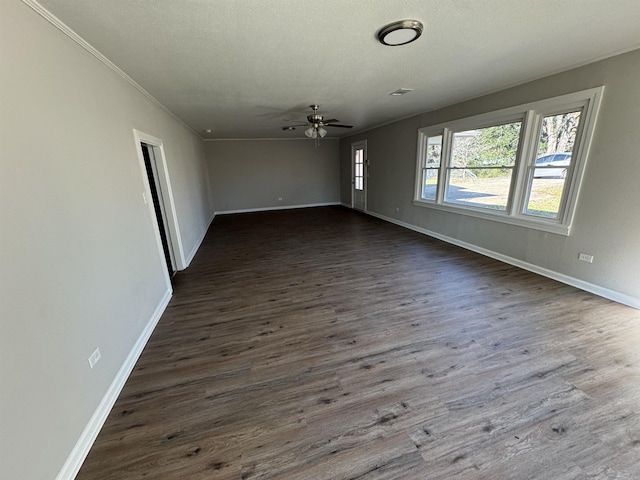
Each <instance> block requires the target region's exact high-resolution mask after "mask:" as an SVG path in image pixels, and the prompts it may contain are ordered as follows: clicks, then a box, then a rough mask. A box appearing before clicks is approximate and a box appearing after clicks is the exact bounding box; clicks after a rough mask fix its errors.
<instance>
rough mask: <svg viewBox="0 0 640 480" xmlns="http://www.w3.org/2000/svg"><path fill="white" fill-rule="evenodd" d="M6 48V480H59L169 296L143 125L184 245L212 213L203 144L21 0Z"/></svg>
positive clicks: (2, 456) (0, 90) (0, 381)
mask: <svg viewBox="0 0 640 480" xmlns="http://www.w3.org/2000/svg"><path fill="white" fill-rule="evenodd" d="M0 48H1V57H0V58H1V66H0V105H1V110H2V115H1V117H0V118H1V120H0V122H1V123H0V136H1V141H0V162H1V163H0V168H1V170H0V172H1V173H0V465H1V467H0V472H1V473H0V477H2V478H7V479H21V480H32V479H34V480H35V479H42V480H44V479H46V480H51V479H53V478H55V476H56V475H57V474H58V471H59V470H60V468H61V467H62V465H63V464H64V462H65V460H66V459H67V457H68V456H69V454H70V452H71V451H72V449H73V447H74V445H75V444H76V441H77V440H78V439H79V437H80V436H81V434H82V432H83V429H84V428H85V426H87V424H88V422H89V419H90V418H91V416H92V414H93V413H94V411H95V410H96V408H97V407H98V405H99V403H100V401H101V400H102V399H103V397H104V395H105V392H107V390H108V389H109V387H110V385H111V384H112V382H113V380H114V378H115V377H116V374H117V372H118V370H119V369H120V367H121V365H122V364H123V362H124V360H125V358H126V357H127V355H128V354H129V353H130V351H131V350H132V347H133V345H134V344H135V342H136V340H137V339H138V338H139V337H140V335H141V333H142V332H143V329H144V328H145V326H146V325H147V324H148V322H149V320H150V319H151V318H152V316H153V314H154V311H155V310H156V308H157V307H158V305H159V303H160V302H161V301H162V300H163V299H165V298H166V295H167V294H168V288H167V284H166V283H165V276H164V274H163V264H162V261H163V260H162V257H161V255H160V253H159V251H158V248H157V244H156V237H155V234H154V229H153V224H152V217H151V214H150V209H149V207H148V206H147V205H145V204H144V202H143V198H142V193H143V191H144V183H143V182H144V180H143V176H142V172H141V169H140V166H139V161H138V157H137V154H136V148H135V143H134V137H133V129H134V128H136V129H139V130H141V131H143V132H145V133H148V134H150V135H153V136H155V137H158V138H161V139H162V140H163V141H164V145H165V150H166V157H167V161H168V168H169V174H170V178H171V181H172V186H173V191H174V194H175V201H176V209H177V215H178V221H179V224H180V228H181V233H182V241H183V245H184V249H185V252H186V253H187V254H188V253H189V252H191V251H192V250H193V249H194V248H196V247H197V244H198V242H199V241H200V239H201V237H202V236H203V235H204V232H205V230H206V228H207V226H208V222H209V219H210V218H211V215H212V213H213V211H212V209H211V207H210V203H211V199H210V198H209V194H208V189H209V186H208V185H207V175H206V161H205V156H204V145H203V142H202V141H201V140H200V139H199V138H198V137H197V136H195V135H194V134H193V133H192V132H191V131H189V130H187V129H185V128H184V127H183V126H182V124H181V123H179V122H178V121H176V120H175V119H174V118H173V117H172V116H170V115H168V114H167V113H166V112H165V111H164V110H162V109H161V108H159V107H158V106H157V105H156V104H155V103H153V102H151V101H150V100H149V99H148V98H147V97H145V96H144V95H142V94H141V93H140V92H139V91H138V90H136V89H135V88H134V87H132V86H131V85H130V84H129V83H127V82H125V81H124V80H123V79H122V77H120V76H119V75H118V74H116V73H114V72H113V71H112V70H110V69H108V68H107V67H106V66H105V65H104V64H103V63H101V62H99V61H98V60H97V59H96V58H95V57H93V56H92V55H91V54H89V53H88V52H87V51H86V50H84V49H83V48H81V47H80V46H79V45H77V44H76V43H75V42H73V41H72V40H71V39H69V38H68V37H67V36H65V35H64V34H63V33H61V32H60V31H59V30H58V29H57V28H55V27H54V26H52V25H51V24H50V23H48V22H47V21H46V20H45V19H43V18H42V17H41V16H39V15H38V14H36V13H35V12H34V11H33V10H31V9H30V8H29V7H28V6H26V5H25V4H23V3H22V2H19V1H10V2H9V1H3V2H2V15H0ZM96 347H100V350H101V352H102V359H101V360H100V362H99V363H98V364H97V365H96V366H95V368H94V369H93V370H91V369H89V366H88V363H87V358H88V357H89V355H90V354H91V353H92V352H93V350H94V349H95V348H96Z"/></svg>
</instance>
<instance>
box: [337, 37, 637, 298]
mask: <svg viewBox="0 0 640 480" xmlns="http://www.w3.org/2000/svg"><path fill="white" fill-rule="evenodd" d="M639 79H640V50H635V51H633V52H629V53H627V54H624V55H619V56H616V57H612V58H609V59H606V60H603V61H600V62H596V63H593V64H590V65H586V66H584V67H581V68H577V69H574V70H570V71H567V72H564V73H560V74H557V75H553V76H550V77H546V78H542V79H540V80H536V81H534V82H530V83H527V84H525V85H521V86H518V87H514V88H511V89H508V90H504V91H502V92H498V93H495V94H492V95H487V96H484V97H481V98H478V99H474V100H471V101H468V102H464V103H460V104H457V105H453V106H451V107H448V108H443V109H441V110H437V111H433V112H429V113H425V114H423V115H418V116H416V117H412V118H409V119H406V120H403V121H400V122H396V123H393V124H390V125H387V126H384V127H381V128H377V129H374V130H370V131H368V132H363V133H361V134H357V135H353V136H351V137H349V138H344V139H342V141H341V147H340V149H341V173H342V176H341V196H342V201H343V202H348V201H350V145H351V143H352V142H355V141H357V140H362V139H366V140H367V142H368V143H367V147H368V155H369V160H370V163H371V167H370V170H369V183H368V187H369V190H368V208H369V210H370V211H371V212H372V213H374V214H377V215H382V216H384V217H386V218H388V219H391V220H394V221H398V222H402V223H405V224H408V225H410V226H414V227H418V228H421V229H423V230H428V231H431V232H434V233H435V234H437V235H439V236H442V237H447V238H448V239H452V240H454V241H456V242H459V243H463V244H467V245H469V246H472V247H474V248H475V249H477V250H485V251H488V252H492V253H495V254H497V256H498V257H500V256H502V257H508V259H510V260H515V263H524V264H527V265H529V266H532V267H533V269H534V270H539V271H543V272H547V273H553V274H554V276H555V277H557V278H564V277H563V276H566V278H564V280H569V281H570V282H572V283H573V284H574V285H583V286H584V287H587V288H588V289H591V291H599V292H602V293H604V294H607V295H608V296H609V297H610V298H614V297H615V298H619V299H620V300H621V301H624V302H625V303H629V304H632V305H635V306H640V274H639V273H638V269H639V268H640V214H639V213H638V212H640V187H639V185H640V154H639V152H640V135H639V132H638V121H639V120H638V119H640V81H639ZM600 85H605V91H604V96H603V100H602V104H601V108H600V114H599V117H598V122H597V125H596V129H595V132H594V137H593V141H592V144H591V152H590V155H589V158H588V161H587V166H586V171H585V175H584V180H583V184H582V189H581V192H580V197H579V200H578V206H577V209H576V213H575V217H574V221H573V227H572V230H571V235H570V236H568V237H567V236H563V235H555V234H551V233H546V232H542V231H538V230H532V229H528V228H524V227H517V226H513V225H507V224H504V223H499V222H492V221H489V220H482V219H479V218H474V217H470V216H465V215H460V214H456V213H450V212H444V211H440V210H434V209H428V208H424V207H419V206H414V205H413V204H412V199H413V191H414V181H415V171H416V170H415V165H416V148H417V131H418V128H421V127H425V126H429V125H435V124H438V123H442V122H447V121H450V120H453V119H457V118H464V117H468V116H472V115H476V114H480V113H484V112H489V111H494V110H498V109H501V108H507V107H510V106H514V105H520V104H524V103H527V102H532V101H536V100H540V99H544V98H551V97H554V96H558V95H562V94H565V93H570V92H575V91H579V90H584V89H587V88H592V87H597V86H600ZM396 207H398V208H399V209H400V211H399V212H397V211H396V210H395V209H396ZM580 252H586V253H589V254H591V255H594V257H595V259H594V261H593V264H588V263H584V262H580V261H579V260H578V254H579V253H580ZM556 274H557V275H556ZM593 287H595V288H593Z"/></svg>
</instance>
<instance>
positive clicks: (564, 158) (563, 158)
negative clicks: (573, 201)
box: [533, 153, 571, 178]
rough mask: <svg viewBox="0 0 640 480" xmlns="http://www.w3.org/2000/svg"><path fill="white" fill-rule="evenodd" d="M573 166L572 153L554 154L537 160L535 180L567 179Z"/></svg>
mask: <svg viewBox="0 0 640 480" xmlns="http://www.w3.org/2000/svg"><path fill="white" fill-rule="evenodd" d="M569 165H571V154H570V153H552V154H549V155H543V156H542V157H540V158H538V159H537V160H536V169H535V171H534V172H533V177H534V178H565V177H566V176H567V169H568V168H569ZM537 167H542V168H537Z"/></svg>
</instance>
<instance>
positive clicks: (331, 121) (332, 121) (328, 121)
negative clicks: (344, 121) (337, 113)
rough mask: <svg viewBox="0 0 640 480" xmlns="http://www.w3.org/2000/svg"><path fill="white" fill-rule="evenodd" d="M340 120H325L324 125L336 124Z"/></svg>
mask: <svg viewBox="0 0 640 480" xmlns="http://www.w3.org/2000/svg"><path fill="white" fill-rule="evenodd" d="M339 121H340V120H338V119H337V118H332V119H331V120H323V121H322V123H324V124H325V125H326V124H327V123H334V122H339Z"/></svg>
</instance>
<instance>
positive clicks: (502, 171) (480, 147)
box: [445, 121, 522, 210]
mask: <svg viewBox="0 0 640 480" xmlns="http://www.w3.org/2000/svg"><path fill="white" fill-rule="evenodd" d="M521 126H522V122H519V121H518V122H513V123H507V124H504V125H495V126H491V127H486V128H481V129H476V130H467V131H464V132H456V133H454V135H453V142H452V150H451V167H450V168H449V169H448V179H447V190H446V193H445V201H447V202H451V203H457V204H461V205H469V206H474V207H482V208H488V209H492V210H506V208H507V203H508V201H509V192H510V189H511V175H512V174H513V168H514V165H515V162H516V155H517V152H518V144H519V142H520V127H521Z"/></svg>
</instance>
